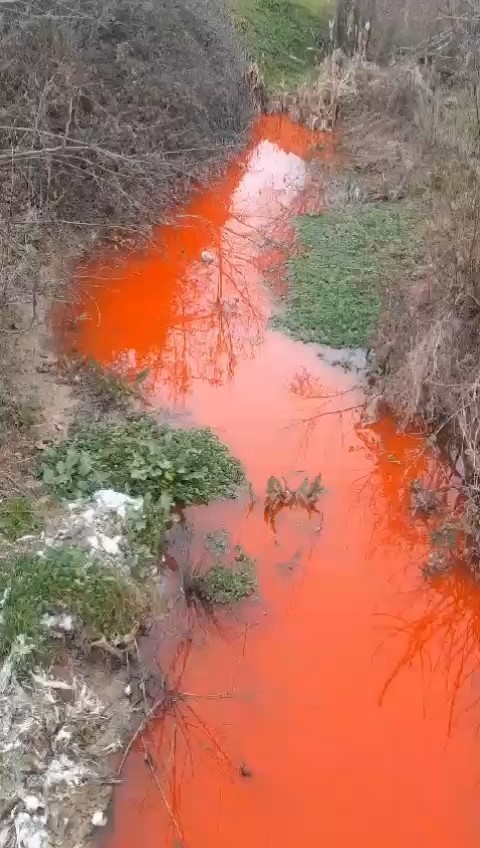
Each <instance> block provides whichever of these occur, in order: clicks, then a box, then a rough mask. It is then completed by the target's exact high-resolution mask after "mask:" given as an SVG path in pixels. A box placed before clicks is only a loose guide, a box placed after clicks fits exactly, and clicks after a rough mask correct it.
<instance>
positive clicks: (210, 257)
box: [200, 250, 215, 264]
mask: <svg viewBox="0 0 480 848" xmlns="http://www.w3.org/2000/svg"><path fill="white" fill-rule="evenodd" d="M200 256H201V259H202V262H205V263H206V264H210V263H211V262H215V254H213V253H211V252H210V251H209V250H202V252H201V254H200Z"/></svg>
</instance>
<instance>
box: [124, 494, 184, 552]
mask: <svg viewBox="0 0 480 848" xmlns="http://www.w3.org/2000/svg"><path fill="white" fill-rule="evenodd" d="M173 506H174V502H173V499H172V497H171V495H169V494H168V493H167V492H164V493H163V494H162V495H160V497H159V498H158V500H155V499H154V498H152V496H151V494H150V493H148V492H147V494H146V495H145V497H144V499H143V508H142V510H132V511H131V512H130V514H129V515H128V520H127V538H128V544H129V547H130V549H131V551H132V552H133V553H135V555H137V556H138V558H139V559H140V561H141V560H142V559H143V558H144V557H147V558H148V557H151V556H154V557H158V556H160V555H161V553H162V551H163V547H164V541H165V533H166V531H167V529H168V527H169V526H170V524H171V522H172V509H173Z"/></svg>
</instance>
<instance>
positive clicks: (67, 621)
mask: <svg viewBox="0 0 480 848" xmlns="http://www.w3.org/2000/svg"><path fill="white" fill-rule="evenodd" d="M40 621H41V624H42V627H47V628H48V630H59V631H60V632H61V633H73V631H74V629H75V619H74V617H73V615H71V613H69V612H62V613H59V614H58V615H49V614H48V613H45V615H42V617H41V619H40Z"/></svg>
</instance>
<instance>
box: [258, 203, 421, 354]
mask: <svg viewBox="0 0 480 848" xmlns="http://www.w3.org/2000/svg"><path fill="white" fill-rule="evenodd" d="M415 224H416V218H415V216H414V215H413V214H412V213H411V212H409V211H408V209H406V208H403V207H400V206H399V204H398V203H397V204H396V205H395V204H388V203H382V204H368V205H365V206H360V205H359V206H355V207H354V208H348V209H345V210H332V211H330V212H322V213H321V214H319V215H303V216H301V217H300V218H299V219H298V220H297V231H298V235H299V238H300V241H301V242H302V243H303V244H304V246H305V251H304V252H303V253H301V254H300V255H298V256H295V257H294V258H292V259H291V260H290V261H289V263H288V276H289V289H288V294H287V298H286V302H285V309H284V310H283V311H282V312H279V314H278V315H277V316H275V317H274V325H275V326H278V327H279V328H280V329H284V330H286V331H288V332H289V333H290V334H291V335H292V336H293V337H294V338H296V339H299V340H301V341H305V342H319V343H321V344H326V345H330V346H331V347H363V346H365V345H366V344H367V343H368V341H369V338H370V336H371V333H372V331H373V329H374V327H375V322H376V320H377V317H378V313H379V309H380V303H381V296H382V292H383V285H384V283H385V280H386V279H387V277H388V276H391V275H392V274H394V273H398V271H399V270H401V269H402V268H407V267H412V265H413V260H414V249H415Z"/></svg>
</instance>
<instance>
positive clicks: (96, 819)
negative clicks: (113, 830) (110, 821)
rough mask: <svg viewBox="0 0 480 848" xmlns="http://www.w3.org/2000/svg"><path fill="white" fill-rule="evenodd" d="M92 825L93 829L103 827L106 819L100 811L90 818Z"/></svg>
mask: <svg viewBox="0 0 480 848" xmlns="http://www.w3.org/2000/svg"><path fill="white" fill-rule="evenodd" d="M92 824H93V826H94V827H105V825H106V824H107V817H106V815H105V813H104V812H103V811H102V810H96V811H95V812H94V814H93V816H92Z"/></svg>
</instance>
